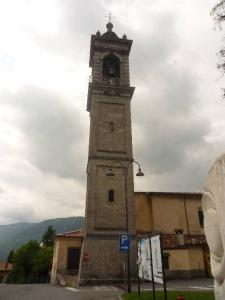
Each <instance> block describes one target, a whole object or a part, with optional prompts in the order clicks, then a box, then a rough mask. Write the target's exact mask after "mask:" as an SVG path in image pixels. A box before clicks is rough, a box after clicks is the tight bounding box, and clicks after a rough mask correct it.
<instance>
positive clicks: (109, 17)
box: [105, 11, 115, 23]
mask: <svg viewBox="0 0 225 300" xmlns="http://www.w3.org/2000/svg"><path fill="white" fill-rule="evenodd" d="M105 17H106V18H108V23H112V19H115V17H113V16H112V13H111V11H110V12H109V14H108V16H105Z"/></svg>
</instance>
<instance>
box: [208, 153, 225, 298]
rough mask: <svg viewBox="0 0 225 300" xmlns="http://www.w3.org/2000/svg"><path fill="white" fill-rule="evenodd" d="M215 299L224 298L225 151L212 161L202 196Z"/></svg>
mask: <svg viewBox="0 0 225 300" xmlns="http://www.w3.org/2000/svg"><path fill="white" fill-rule="evenodd" d="M202 208H203V212H204V228H205V235H206V239H207V242H208V245H209V249H210V260H211V270H212V275H213V277H214V288H215V299H216V300H225V153H224V154H222V155H221V156H220V157H218V158H217V160H216V161H215V162H214V163H213V165H212V166H211V168H210V169H209V172H208V178H207V182H206V186H205V189H204V193H203V198H202Z"/></svg>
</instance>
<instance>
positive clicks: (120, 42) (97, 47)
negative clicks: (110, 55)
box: [89, 34, 133, 67]
mask: <svg viewBox="0 0 225 300" xmlns="http://www.w3.org/2000/svg"><path fill="white" fill-rule="evenodd" d="M132 43H133V41H132V40H129V39H127V38H118V37H117V38H116V37H114V38H113V37H107V36H104V35H102V36H101V35H97V34H92V36H91V45H90V58H89V67H92V64H93V55H94V52H95V51H100V52H105V51H108V50H111V51H112V45H113V44H114V45H115V46H116V48H117V50H116V52H117V53H121V54H127V55H129V53H130V49H131V46H132ZM120 46H121V49H120ZM124 46H126V49H124Z"/></svg>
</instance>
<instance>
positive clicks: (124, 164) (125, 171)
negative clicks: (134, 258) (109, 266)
mask: <svg viewBox="0 0 225 300" xmlns="http://www.w3.org/2000/svg"><path fill="white" fill-rule="evenodd" d="M115 162H117V163H119V164H120V165H121V167H122V170H123V174H124V178H125V205H126V206H125V208H126V231H127V234H129V213H128V196H127V176H128V167H129V165H130V164H131V163H135V164H137V165H138V172H137V174H136V176H139V177H140V176H144V173H143V172H142V170H141V166H140V164H139V163H138V162H137V161H136V160H130V161H120V160H116V161H115ZM105 174H106V176H114V175H115V174H114V172H113V170H112V167H110V168H109V169H108V170H107V171H106V173H105ZM127 291H128V293H130V292H131V274H130V251H127Z"/></svg>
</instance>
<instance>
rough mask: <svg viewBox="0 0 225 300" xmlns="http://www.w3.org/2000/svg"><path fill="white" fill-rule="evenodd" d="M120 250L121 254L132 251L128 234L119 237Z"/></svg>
mask: <svg viewBox="0 0 225 300" xmlns="http://www.w3.org/2000/svg"><path fill="white" fill-rule="evenodd" d="M119 248H120V252H129V251H130V236H129V234H128V233H121V234H120V235H119Z"/></svg>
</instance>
